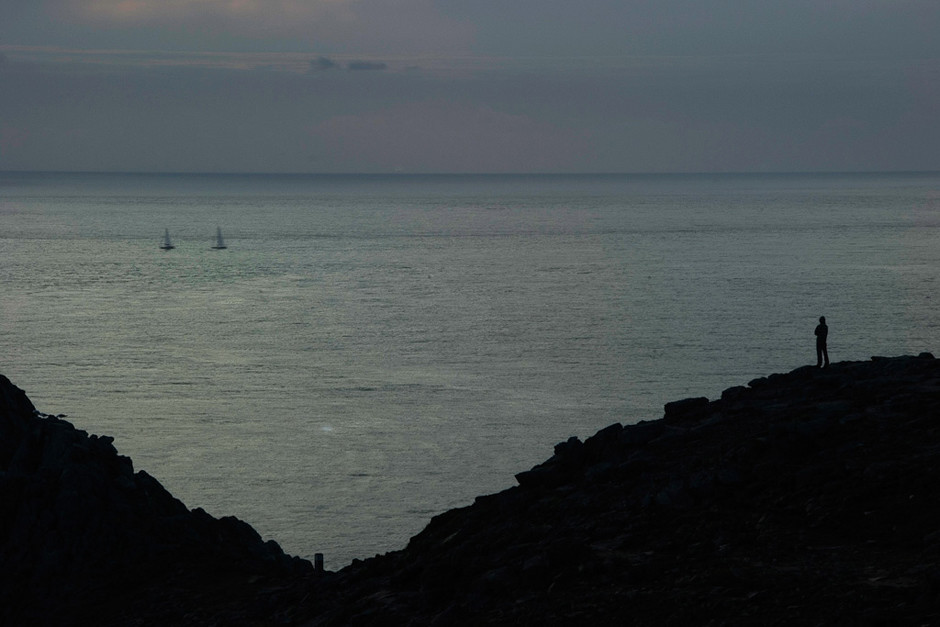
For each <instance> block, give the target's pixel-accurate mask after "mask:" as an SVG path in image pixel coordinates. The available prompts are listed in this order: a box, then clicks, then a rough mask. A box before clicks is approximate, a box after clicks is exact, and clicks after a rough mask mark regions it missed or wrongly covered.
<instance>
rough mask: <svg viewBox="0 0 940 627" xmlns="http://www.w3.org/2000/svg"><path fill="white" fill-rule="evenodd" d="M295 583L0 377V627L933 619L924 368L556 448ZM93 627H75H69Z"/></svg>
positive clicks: (782, 392)
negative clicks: (399, 542) (388, 542)
mask: <svg viewBox="0 0 940 627" xmlns="http://www.w3.org/2000/svg"><path fill="white" fill-rule="evenodd" d="M516 478H517V480H518V484H519V485H517V486H516V487H514V488H511V489H508V490H505V491H503V492H500V493H498V494H493V495H488V496H482V497H479V498H477V499H476V501H475V502H474V503H473V504H472V505H471V506H469V507H465V508H461V509H457V510H452V511H449V512H446V513H444V514H441V515H440V516H437V517H435V518H434V519H433V520H431V522H430V523H429V524H428V526H427V527H426V528H425V529H424V531H422V532H421V533H420V534H418V535H417V536H415V537H414V538H412V540H411V541H410V542H409V544H408V546H407V547H406V548H404V549H402V550H400V551H395V552H392V553H388V554H386V555H382V556H376V557H374V558H371V559H367V560H363V561H359V560H357V561H356V562H354V563H353V564H352V565H350V566H348V567H346V568H344V569H343V570H341V571H339V572H335V573H330V572H327V573H318V572H314V570H313V568H312V566H311V565H310V564H309V563H308V562H306V561H304V560H300V559H299V558H292V557H289V556H286V555H284V554H283V552H282V551H281V550H280V548H279V547H278V546H277V545H276V544H275V543H273V542H267V543H265V542H262V541H261V538H260V537H258V535H257V534H256V533H255V532H254V531H253V530H252V529H251V528H250V527H249V526H248V525H247V524H245V523H243V522H240V521H237V520H235V519H231V518H224V519H221V520H216V519H213V518H211V517H210V516H208V515H207V514H205V513H204V512H202V511H201V510H192V511H190V510H187V509H186V507H185V506H183V505H182V504H181V503H180V502H179V501H177V500H176V499H174V498H173V497H172V496H171V495H169V493H167V492H166V491H165V490H163V488H162V487H160V485H159V483H157V482H156V481H155V480H154V479H152V478H151V477H150V476H149V475H146V473H143V472H136V473H134V472H133V469H132V465H131V462H130V460H128V459H127V458H124V457H121V456H119V455H117V452H116V451H114V447H113V445H112V444H111V441H110V439H109V438H98V437H95V436H88V435H87V434H85V433H84V432H82V431H78V430H76V429H74V427H72V426H71V425H70V424H68V423H67V422H65V421H64V420H61V419H60V418H57V417H51V416H44V415H42V414H38V413H37V412H35V410H34V408H33V407H32V404H31V403H30V402H29V400H28V399H27V398H26V396H25V395H24V394H23V393H22V392H21V391H20V390H18V389H17V388H16V387H14V386H13V385H12V384H11V383H10V382H9V381H7V380H6V379H4V378H2V377H0V498H2V502H3V504H4V506H3V510H2V515H0V559H2V564H3V567H2V574H0V608H2V609H0V612H2V613H0V623H2V624H50V625H53V624H54V625H68V624H89V623H94V624H99V625H207V624H216V625H309V626H314V625H408V624H411V625H480V624H488V625H510V624H513V625H518V624H523V625H528V624H531V625H561V624H566V625H567V624H583V623H586V622H588V621H599V622H601V623H603V624H606V623H608V622H612V621H617V622H619V623H627V624H634V625H680V624H681V625H685V624H762V625H775V624H779V625H783V624H787V625H791V624H846V625H865V624H871V625H874V624H927V623H932V622H940V361H938V360H936V359H934V358H933V356H931V355H929V354H927V353H924V354H921V355H919V356H916V357H912V356H903V357H892V358H881V357H875V358H872V360H870V361H865V362H841V363H836V364H833V365H832V366H831V367H829V368H826V369H817V368H812V367H804V368H798V369H796V370H794V371H792V372H789V373H786V374H775V375H771V376H769V377H766V378H761V379H756V380H754V381H751V382H750V383H748V385H747V386H740V387H735V388H730V389H728V390H725V391H724V392H723V393H722V394H721V398H719V399H717V400H713V401H709V400H708V399H705V398H699V399H686V400H683V401H677V402H674V403H669V404H667V405H666V408H665V415H664V417H663V418H661V419H658V420H651V421H646V422H641V423H639V424H636V425H629V426H622V425H619V424H615V425H611V426H610V427H607V428H605V429H602V430H601V431H599V432H598V433H597V434H595V435H594V436H592V437H590V438H588V439H586V440H585V441H583V442H582V441H580V440H578V439H577V438H571V439H569V440H568V441H566V442H563V443H560V444H558V445H557V446H556V447H555V454H554V455H553V456H552V457H551V458H550V459H548V460H547V461H546V462H544V463H543V464H540V465H538V466H536V467H535V468H532V469H531V470H528V471H525V472H521V473H519V474H518V475H517V477H516ZM89 619H94V620H89Z"/></svg>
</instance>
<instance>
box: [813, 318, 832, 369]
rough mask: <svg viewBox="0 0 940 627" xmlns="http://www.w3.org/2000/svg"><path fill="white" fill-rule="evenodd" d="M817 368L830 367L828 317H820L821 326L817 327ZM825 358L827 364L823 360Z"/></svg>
mask: <svg viewBox="0 0 940 627" xmlns="http://www.w3.org/2000/svg"><path fill="white" fill-rule="evenodd" d="M815 333H816V367H817V368H822V367H824V366H825V367H828V366H829V350H828V349H827V348H826V338H827V337H828V336H829V327H827V326H826V316H820V317H819V324H817V325H816V331H815ZM824 358H825V360H826V361H825V364H824V363H823V359H824Z"/></svg>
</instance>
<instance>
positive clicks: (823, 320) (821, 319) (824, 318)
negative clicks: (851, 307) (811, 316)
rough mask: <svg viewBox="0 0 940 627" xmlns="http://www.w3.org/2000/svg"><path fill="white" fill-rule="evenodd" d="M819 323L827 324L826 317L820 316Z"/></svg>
mask: <svg viewBox="0 0 940 627" xmlns="http://www.w3.org/2000/svg"><path fill="white" fill-rule="evenodd" d="M819 323H820V324H826V316H819Z"/></svg>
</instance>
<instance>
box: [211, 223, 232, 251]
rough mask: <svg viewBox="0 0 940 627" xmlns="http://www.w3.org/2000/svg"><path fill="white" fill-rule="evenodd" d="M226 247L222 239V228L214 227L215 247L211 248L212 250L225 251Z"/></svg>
mask: <svg viewBox="0 0 940 627" xmlns="http://www.w3.org/2000/svg"><path fill="white" fill-rule="evenodd" d="M226 248H228V246H226V245H225V240H224V239H222V227H221V226H219V227H216V229H215V246H213V247H212V249H213V250H225V249H226Z"/></svg>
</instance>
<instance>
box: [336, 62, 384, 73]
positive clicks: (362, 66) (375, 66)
mask: <svg viewBox="0 0 940 627" xmlns="http://www.w3.org/2000/svg"><path fill="white" fill-rule="evenodd" d="M346 69H348V70H349V71H350V72H356V71H361V70H366V71H370V70H372V71H374V70H387V69H388V64H386V63H382V62H378V61H350V62H349V64H348V65H347V66H346Z"/></svg>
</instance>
